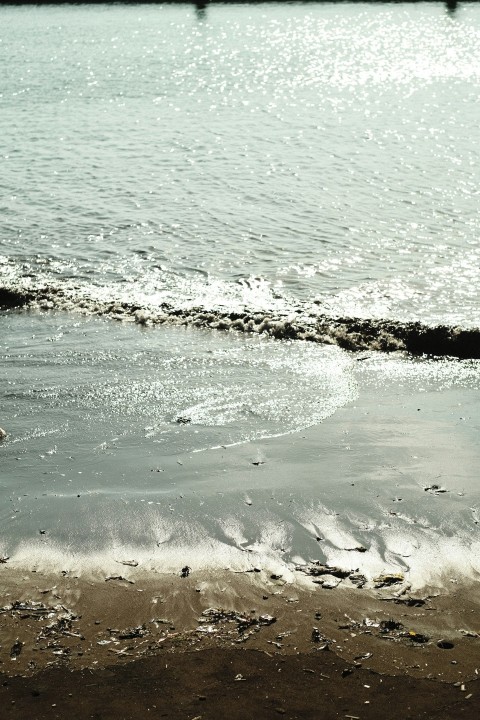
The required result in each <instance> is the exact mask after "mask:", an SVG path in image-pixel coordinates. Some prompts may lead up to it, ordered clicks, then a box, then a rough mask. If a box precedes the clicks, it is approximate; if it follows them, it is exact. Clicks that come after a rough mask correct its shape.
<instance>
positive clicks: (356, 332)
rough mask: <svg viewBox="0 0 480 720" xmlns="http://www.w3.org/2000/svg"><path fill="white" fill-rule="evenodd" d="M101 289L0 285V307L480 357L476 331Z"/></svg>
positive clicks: (367, 347)
mask: <svg viewBox="0 0 480 720" xmlns="http://www.w3.org/2000/svg"><path fill="white" fill-rule="evenodd" d="M104 291H105V289H103V291H102V292H100V289H97V291H95V289H94V288H88V289H86V288H84V289H81V288H79V287H71V286H69V285H67V284H65V285H64V286H61V285H58V286H55V285H50V284H48V285H46V284H43V285H41V286H33V285H29V286H26V285H25V286H22V285H14V284H12V285H11V286H9V285H3V286H2V287H0V308H2V309H13V308H20V307H24V308H31V309H41V310H64V311H69V312H81V313H83V314H92V315H101V316H107V317H111V318H113V319H116V320H125V321H134V322H136V323H139V324H141V325H160V324H164V323H169V324H174V325H189V326H194V327H202V328H211V329H215V330H224V331H225V330H234V331H237V332H244V333H258V334H262V333H263V334H266V335H269V336H270V337H273V338H278V339H288V340H305V341H309V342H316V343H323V344H328V345H338V346H339V347H341V348H343V349H345V350H350V351H361V350H364V351H367V350H368V351H380V352H395V351H404V352H408V353H411V354H412V355H431V356H451V357H457V358H461V359H478V358H480V328H467V329H466V328H461V327H458V326H455V327H452V326H447V325H436V326H428V325H425V324H423V323H420V322H416V321H414V322H400V321H396V320H379V319H363V318H356V317H333V316H327V315H325V314H323V313H320V312H316V313H315V312H312V306H308V307H307V306H304V307H300V308H297V309H295V310H294V311H293V312H290V313H279V312H278V311H276V312H272V313H268V312H266V311H258V310H249V309H248V308H245V309H244V310H239V311H230V310H222V309H214V310H209V309H208V308H205V307H200V306H195V307H188V308H185V307H182V308H180V307H175V306H174V305H172V304H170V303H167V302H162V303H160V304H157V305H155V304H149V303H148V302H145V303H139V302H136V301H128V300H127V301H126V300H125V299H123V298H115V297H114V295H115V293H114V292H112V295H111V296H110V297H109V298H105V296H104Z"/></svg>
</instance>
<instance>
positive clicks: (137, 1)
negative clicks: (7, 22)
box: [0, 0, 478, 8]
mask: <svg viewBox="0 0 480 720" xmlns="http://www.w3.org/2000/svg"><path fill="white" fill-rule="evenodd" d="M427 2H428V3H441V4H442V5H446V6H447V7H449V8H455V7H457V6H458V5H467V4H470V3H475V2H478V0H203V2H202V1H201V0H199V2H194V0H111V1H110V2H109V0H45V2H43V1H42V0H0V6H2V5H178V4H182V5H195V6H207V5H279V4H285V5H306V4H312V5H313V4H315V5H336V4H344V5H351V4H353V3H363V4H364V5H385V4H397V5H404V4H406V3H418V4H420V3H427Z"/></svg>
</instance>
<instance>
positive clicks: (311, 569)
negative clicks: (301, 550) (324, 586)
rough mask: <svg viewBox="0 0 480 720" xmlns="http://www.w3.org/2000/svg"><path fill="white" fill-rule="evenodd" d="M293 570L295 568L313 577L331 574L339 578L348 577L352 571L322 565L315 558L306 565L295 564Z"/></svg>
mask: <svg viewBox="0 0 480 720" xmlns="http://www.w3.org/2000/svg"><path fill="white" fill-rule="evenodd" d="M295 570H297V572H303V573H305V575H312V576H313V577H318V576H320V575H333V577H336V578H340V579H341V580H343V579H345V578H348V577H350V575H351V574H352V573H353V572H354V571H353V570H342V568H339V567H336V566H335V565H324V564H323V563H321V562H319V561H317V560H314V561H313V562H310V563H308V565H296V567H295Z"/></svg>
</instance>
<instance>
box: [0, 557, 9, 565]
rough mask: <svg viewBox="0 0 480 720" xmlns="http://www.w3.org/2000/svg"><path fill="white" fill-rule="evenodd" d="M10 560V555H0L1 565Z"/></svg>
mask: <svg viewBox="0 0 480 720" xmlns="http://www.w3.org/2000/svg"><path fill="white" fill-rule="evenodd" d="M8 560H10V555H4V556H3V557H0V565H1V564H5V563H6V562H7V561H8Z"/></svg>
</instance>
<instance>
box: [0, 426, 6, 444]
mask: <svg viewBox="0 0 480 720" xmlns="http://www.w3.org/2000/svg"><path fill="white" fill-rule="evenodd" d="M6 437H7V433H6V432H5V430H4V429H3V428H1V427H0V442H1V441H2V440H5V438H6Z"/></svg>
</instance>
